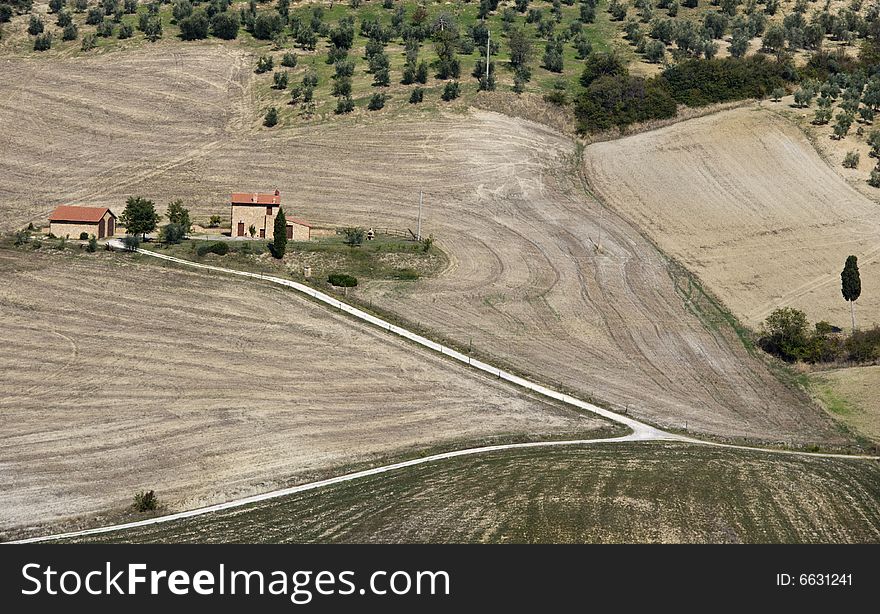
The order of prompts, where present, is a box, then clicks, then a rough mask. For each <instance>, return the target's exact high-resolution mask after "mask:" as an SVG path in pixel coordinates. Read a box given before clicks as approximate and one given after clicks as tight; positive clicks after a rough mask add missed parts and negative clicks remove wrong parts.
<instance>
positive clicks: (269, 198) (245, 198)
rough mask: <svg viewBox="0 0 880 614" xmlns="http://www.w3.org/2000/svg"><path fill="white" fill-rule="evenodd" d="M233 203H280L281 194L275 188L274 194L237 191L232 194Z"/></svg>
mask: <svg viewBox="0 0 880 614" xmlns="http://www.w3.org/2000/svg"><path fill="white" fill-rule="evenodd" d="M232 204H233V205H280V204H281V194H280V193H279V192H278V190H275V193H273V194H260V193H257V192H253V193H250V192H236V193H235V194H233V195H232Z"/></svg>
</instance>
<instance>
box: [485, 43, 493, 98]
mask: <svg viewBox="0 0 880 614" xmlns="http://www.w3.org/2000/svg"><path fill="white" fill-rule="evenodd" d="M491 34H492V33H491V32H489V30H486V89H487V90H488V89H489V37H490V36H491Z"/></svg>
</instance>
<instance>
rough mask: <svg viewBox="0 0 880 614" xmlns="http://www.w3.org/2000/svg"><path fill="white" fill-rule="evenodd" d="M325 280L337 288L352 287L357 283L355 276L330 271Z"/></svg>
mask: <svg viewBox="0 0 880 614" xmlns="http://www.w3.org/2000/svg"><path fill="white" fill-rule="evenodd" d="M327 282H328V283H329V284H330V285H331V286H336V287H337V288H354V287H355V286H357V285H358V280H357V277H354V276H353V275H348V274H346V273H331V274H330V275H328V276H327Z"/></svg>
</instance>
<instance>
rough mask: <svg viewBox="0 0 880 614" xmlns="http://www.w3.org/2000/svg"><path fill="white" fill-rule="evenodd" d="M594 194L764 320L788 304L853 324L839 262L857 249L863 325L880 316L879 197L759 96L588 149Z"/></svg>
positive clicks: (744, 312)
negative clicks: (856, 184)
mask: <svg viewBox="0 0 880 614" xmlns="http://www.w3.org/2000/svg"><path fill="white" fill-rule="evenodd" d="M585 165H586V170H587V175H588V179H589V182H590V184H591V186H592V188H593V189H594V190H595V192H596V194H597V195H598V196H599V197H600V198H601V199H602V200H603V201H604V202H606V203H607V204H608V205H609V206H611V207H612V208H613V209H614V210H616V211H618V212H620V213H621V214H622V215H623V216H625V217H627V218H628V219H631V220H632V221H633V222H634V223H635V224H637V225H638V226H639V227H641V228H643V229H645V231H646V232H647V233H648V234H649V236H651V237H652V238H653V239H654V240H655V241H656V242H657V243H658V245H659V246H660V247H661V249H663V250H664V251H666V252H667V253H669V254H671V255H672V256H674V257H676V258H677V259H679V260H680V261H681V262H682V263H684V265H685V266H687V267H688V268H690V269H691V270H692V271H694V272H695V273H697V275H698V276H699V277H700V278H701V279H702V280H703V281H704V282H705V283H706V284H707V286H708V287H709V289H710V290H711V291H712V292H713V293H715V294H716V295H717V296H718V297H719V298H720V299H721V300H722V301H724V303H725V304H726V305H727V306H728V307H730V309H731V310H732V311H733V312H734V313H735V314H736V315H737V316H739V317H740V318H741V319H742V320H743V321H744V322H746V323H747V324H749V325H751V326H757V325H758V324H759V323H760V322H761V321H762V320H763V319H764V318H765V317H766V316H767V315H769V313H770V312H771V311H772V310H773V309H775V308H777V307H781V306H792V307H797V308H798V309H803V310H804V311H806V313H807V316H808V317H809V318H810V319H811V320H813V321H817V320H828V321H830V322H832V323H834V324H837V325H840V326H846V325H848V324H849V305H848V304H847V303H846V302H845V301H844V300H843V298H842V297H841V294H840V271H841V270H842V269H843V263H844V261H845V260H846V257H847V256H848V255H850V254H855V255H857V256H858V257H859V268H860V270H861V275H862V285H863V288H864V289H865V291H864V292H863V295H862V298H861V299H860V300H859V301H858V302H857V303H856V310H857V312H858V314H859V315H860V322H861V324H863V325H869V324H871V323H877V322H880V294H878V293H877V292H876V291H871V290H870V289H871V288H877V287H880V216H878V212H880V204H878V203H877V202H873V201H871V200H869V199H868V198H866V197H865V196H864V195H863V194H861V193H859V192H857V191H856V190H854V189H853V188H852V187H850V186H849V185H848V184H847V183H846V181H845V180H844V179H843V178H842V177H841V176H840V175H838V173H837V172H835V170H834V169H832V168H830V167H829V166H828V164H826V163H825V162H824V161H823V160H822V158H821V157H820V156H819V155H818V154H817V153H816V151H815V150H814V148H813V147H812V145H811V144H810V142H809V141H808V140H807V139H806V137H804V135H803V134H802V133H801V131H800V130H799V129H798V128H797V127H796V126H795V125H793V124H791V123H789V122H788V121H786V120H785V119H783V118H782V117H779V116H778V115H776V114H773V113H770V112H768V111H766V110H763V109H761V108H760V106H758V105H752V106H750V107H743V108H738V109H733V110H730V111H725V112H721V113H718V114H716V115H710V116H706V117H701V118H697V119H694V120H690V121H687V122H682V123H679V124H675V125H672V126H669V127H666V128H662V129H660V130H656V131H653V132H647V133H643V134H638V135H634V136H631V137H627V138H625V139H621V140H618V141H614V142H606V143H597V144H594V145H591V146H589V147H588V148H587V149H586V157H585Z"/></svg>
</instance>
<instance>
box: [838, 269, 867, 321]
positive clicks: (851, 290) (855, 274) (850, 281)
mask: <svg viewBox="0 0 880 614" xmlns="http://www.w3.org/2000/svg"><path fill="white" fill-rule="evenodd" d="M840 282H841V283H840V292H841V294H843V298H844V300H846V301H849V312H850V317H851V318H852V328H853V332H855V330H856V311H855V302H856V301H857V300H858V299H859V296H861V294H862V279H861V277H860V276H859V259H858V258H856V257H855V256H849V257H847V259H846V264H844V266H843V271H842V272H841V273H840Z"/></svg>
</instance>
